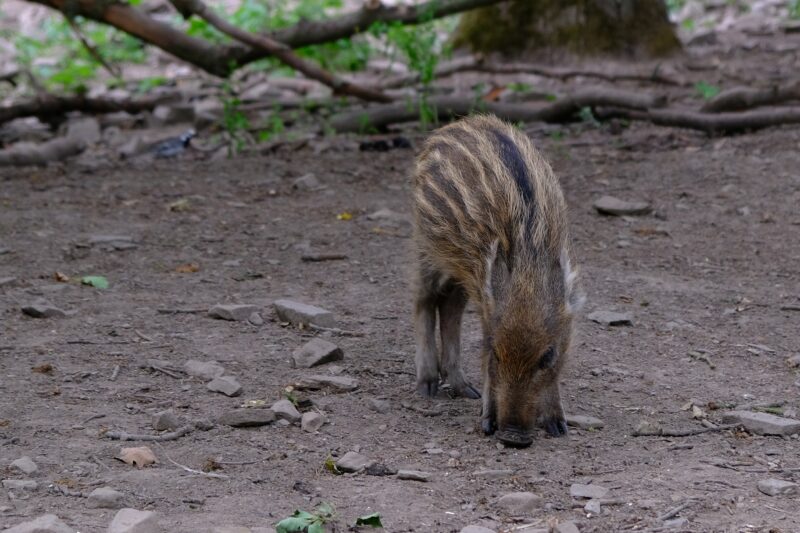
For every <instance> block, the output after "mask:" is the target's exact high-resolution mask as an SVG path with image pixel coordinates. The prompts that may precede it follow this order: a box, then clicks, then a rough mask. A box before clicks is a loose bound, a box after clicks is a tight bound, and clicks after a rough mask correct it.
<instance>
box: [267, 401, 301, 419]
mask: <svg viewBox="0 0 800 533" xmlns="http://www.w3.org/2000/svg"><path fill="white" fill-rule="evenodd" d="M270 409H272V412H273V413H275V416H276V417H277V418H278V419H280V420H288V421H289V422H291V423H292V424H294V423H295V422H299V421H300V419H301V418H302V415H301V414H300V412H299V411H298V410H297V408H296V407H295V406H294V404H293V403H292V402H290V401H289V400H278V401H277V402H275V403H273V404H272V407H270Z"/></svg>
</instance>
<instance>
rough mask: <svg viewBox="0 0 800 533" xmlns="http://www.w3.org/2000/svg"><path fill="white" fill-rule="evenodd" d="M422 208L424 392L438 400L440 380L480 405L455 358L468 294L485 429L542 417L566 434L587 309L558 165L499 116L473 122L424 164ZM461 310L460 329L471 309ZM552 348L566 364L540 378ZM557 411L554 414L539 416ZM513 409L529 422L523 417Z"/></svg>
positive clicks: (442, 134) (418, 182)
mask: <svg viewBox="0 0 800 533" xmlns="http://www.w3.org/2000/svg"><path fill="white" fill-rule="evenodd" d="M413 202H414V219H415V242H416V245H417V248H418V253H419V261H420V264H419V278H420V279H419V287H418V295H417V313H416V316H417V330H418V340H417V342H418V350H417V374H418V376H417V377H418V389H419V390H420V392H422V393H424V394H430V393H431V392H434V393H435V388H436V387H435V385H431V381H432V380H434V379H436V380H437V381H438V378H439V374H441V375H442V377H443V378H445V379H447V380H448V381H449V382H450V384H451V385H452V386H453V388H454V389H455V390H456V392H460V393H462V394H465V395H467V396H474V394H472V392H473V391H474V388H473V387H471V386H470V385H469V384H468V383H467V382H466V380H464V378H463V372H462V371H461V368H460V363H458V348H457V347H455V348H454V347H453V346H452V344H453V343H454V342H456V341H458V333H459V331H458V328H457V327H456V326H453V325H452V323H453V322H454V321H455V320H456V319H453V318H451V317H448V316H443V309H445V310H446V309H449V308H450V307H448V306H449V303H448V302H451V301H455V300H454V299H456V300H457V299H458V298H460V296H459V291H460V292H463V293H464V294H465V296H466V297H468V298H469V299H470V300H472V301H473V302H475V303H476V304H477V305H478V307H479V309H480V311H481V318H482V322H483V329H484V335H485V337H486V342H485V344H486V346H487V347H486V350H485V351H486V352H487V353H485V354H484V365H483V366H484V394H483V397H484V398H483V399H484V419H485V420H484V423H485V424H490V425H492V424H494V423H495V422H494V420H495V419H496V420H497V421H498V423H499V425H500V428H501V430H502V428H503V426H504V425H505V426H508V427H512V426H513V427H514V428H516V429H519V430H521V431H522V432H527V431H528V430H529V429H530V427H531V425H532V418H535V417H537V416H538V417H540V418H541V417H544V418H547V417H548V416H549V417H551V418H552V417H553V416H554V417H555V418H557V419H558V422H559V423H560V422H561V421H562V419H563V413H562V412H561V406H560V399H558V398H557V397H558V382H557V374H558V371H559V369H560V368H561V365H562V364H563V361H564V356H565V354H566V352H567V349H568V346H569V338H570V333H571V328H572V315H573V313H574V311H575V308H576V306H577V305H578V303H579V297H578V296H577V293H578V291H577V289H576V287H575V283H576V281H575V280H576V273H575V272H574V271H573V269H572V266H571V265H572V261H571V260H570V255H571V252H570V245H569V234H568V229H567V228H568V224H567V209H566V204H565V202H564V197H563V194H562V192H561V187H560V185H559V183H558V179H557V178H556V177H555V175H554V174H553V171H552V169H551V168H550V166H549V164H548V163H547V162H546V161H545V160H544V158H543V157H542V156H541V154H539V152H538V151H537V150H536V149H535V148H534V146H533V144H532V143H531V142H530V140H529V139H528V137H527V136H526V135H525V134H524V133H523V132H521V131H519V130H517V129H516V128H514V127H512V126H510V125H508V124H506V123H504V122H502V121H500V120H499V119H497V118H495V117H493V116H486V115H483V116H474V117H470V118H467V119H464V120H461V121H459V122H456V123H454V124H451V125H448V126H446V127H444V128H441V129H439V130H438V131H437V132H435V133H434V134H433V135H432V136H431V137H430V138H429V139H428V140H427V142H426V143H425V145H424V147H423V149H422V151H421V153H420V155H419V157H418V159H417V165H416V170H415V175H414V188H413ZM443 306H444V307H443ZM437 309H438V313H439V321H440V326H442V325H443V324H444V323H445V322H444V321H445V320H447V321H448V322H447V324H448V325H447V326H446V327H445V326H442V327H441V330H442V331H441V336H442V361H439V362H437V361H436V360H435V357H436V355H435V353H433V354H432V353H431V352H432V350H434V349H435V342H434V341H433V340H432V339H431V338H430V336H431V335H432V334H433V333H432V331H433V328H432V327H431V320H434V321H435V316H436V310H437ZM455 309H456V311H457V312H458V313H459V316H458V317H457V321H458V322H460V313H461V311H463V307H462V308H461V309H460V310H459V308H458V307H456V308H455ZM431 317H433V318H431ZM550 348H554V349H555V350H557V352H558V356H557V357H554V358H553V357H551V359H553V360H554V361H555V362H554V365H553V367H552V368H549V369H545V370H546V371H541V372H540V371H537V369H538V368H539V367H540V365H541V360H542V358H543V357H545V356H546V355H547V356H548V357H550V355H551V354H552V353H553V352H548V351H547V350H548V349H550ZM448 354H450V355H449V356H448ZM453 354H455V355H453ZM453 359H455V361H453ZM532 376H533V377H532ZM545 378H546V379H545ZM553 389H554V390H555V392H552V390H553ZM542 391H544V393H543V392H542ZM475 394H477V392H476V393H475ZM542 394H544V396H551V397H552V396H554V397H555V399H552V398H551V399H548V398H544V399H542V398H540V397H541V396H542ZM554 402H555V403H557V404H558V405H557V408H556V407H554V406H553V405H545V407H544V408H541V404H542V403H544V404H553V403H554ZM511 403H515V404H516V405H517V406H518V409H517V411H519V410H524V411H526V412H525V413H519V412H515V410H514V409H512V408H511V407H509V406H510V405H511ZM507 404H508V405H507ZM537 404H539V405H538V406H537ZM487 418H488V419H489V420H488V421H487V420H486V419H487ZM506 422H507V423H506ZM491 429H492V428H489V430H491Z"/></svg>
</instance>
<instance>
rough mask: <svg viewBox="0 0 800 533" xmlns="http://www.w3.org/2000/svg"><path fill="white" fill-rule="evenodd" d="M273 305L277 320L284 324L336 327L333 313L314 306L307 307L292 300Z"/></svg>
mask: <svg viewBox="0 0 800 533" xmlns="http://www.w3.org/2000/svg"><path fill="white" fill-rule="evenodd" d="M273 305H274V306H275V312H276V313H277V314H278V318H279V319H281V320H282V321H284V322H291V323H292V324H294V325H296V326H299V325H308V324H314V325H316V326H322V327H325V328H332V327H335V326H336V321H335V320H334V319H333V313H331V312H330V311H326V310H325V309H322V308H320V307H316V306H314V305H308V304H304V303H300V302H295V301H293V300H276V301H275V302H274V303H273Z"/></svg>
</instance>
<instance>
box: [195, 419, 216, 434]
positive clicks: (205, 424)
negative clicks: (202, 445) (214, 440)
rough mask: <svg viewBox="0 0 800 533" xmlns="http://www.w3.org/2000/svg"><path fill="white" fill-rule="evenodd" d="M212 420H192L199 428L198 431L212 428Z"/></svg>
mask: <svg viewBox="0 0 800 533" xmlns="http://www.w3.org/2000/svg"><path fill="white" fill-rule="evenodd" d="M214 425H215V424H214V422H212V421H211V420H209V419H207V418H201V419H199V420H195V421H194V427H196V428H197V429H199V430H200V431H209V430H212V429H214Z"/></svg>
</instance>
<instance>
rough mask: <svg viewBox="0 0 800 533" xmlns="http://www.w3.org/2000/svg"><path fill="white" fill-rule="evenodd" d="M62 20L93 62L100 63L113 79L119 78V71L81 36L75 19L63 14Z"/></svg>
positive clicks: (81, 33)
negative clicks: (63, 19) (64, 20)
mask: <svg viewBox="0 0 800 533" xmlns="http://www.w3.org/2000/svg"><path fill="white" fill-rule="evenodd" d="M64 18H65V19H66V20H67V24H69V27H70V28H72V33H74V34H75V36H76V37H77V38H78V40H79V41H80V42H81V44H82V45H83V47H84V48H86V51H87V52H89V55H91V56H92V57H93V58H94V60H95V61H97V62H98V63H100V64H101V65H102V66H103V68H104V69H106V71H107V72H108V73H109V74H111V75H112V76H114V77H119V76H120V71H119V69H118V68H114V67H112V66H111V65H110V64H108V63H106V60H105V59H103V56H102V55H101V54H100V52H99V51H98V50H97V47H96V46H94V45H93V44H92V43H90V42H89V40H88V39H87V38H86V36H85V35H84V34H83V32H82V31H81V29H80V27H79V26H78V23H77V22H75V19H74V18H72V17H71V16H69V15H68V14H67V13H64Z"/></svg>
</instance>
